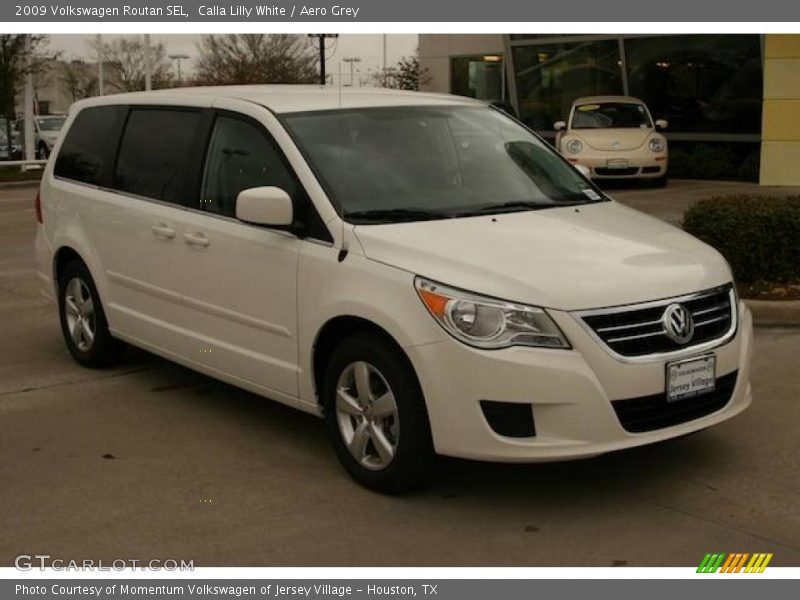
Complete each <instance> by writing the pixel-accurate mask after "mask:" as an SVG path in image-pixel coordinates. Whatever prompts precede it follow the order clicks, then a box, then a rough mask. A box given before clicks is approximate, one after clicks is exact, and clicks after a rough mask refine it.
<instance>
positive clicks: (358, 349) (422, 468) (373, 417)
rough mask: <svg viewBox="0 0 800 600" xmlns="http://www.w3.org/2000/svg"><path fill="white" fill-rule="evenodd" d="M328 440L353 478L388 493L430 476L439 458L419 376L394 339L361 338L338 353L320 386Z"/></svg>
mask: <svg viewBox="0 0 800 600" xmlns="http://www.w3.org/2000/svg"><path fill="white" fill-rule="evenodd" d="M321 393H322V401H323V410H324V413H325V424H326V428H327V430H328V436H329V437H330V439H331V442H332V443H333V446H334V449H335V450H336V455H337V456H338V457H339V460H340V462H341V463H342V465H343V466H344V468H345V469H346V470H347V472H348V473H349V474H350V476H351V477H352V478H353V479H355V480H356V481H357V482H359V483H360V484H361V485H363V486H365V487H367V488H370V489H373V490H376V491H379V492H382V493H387V494H397V493H403V492H408V491H411V490H413V489H415V488H419V487H421V486H423V485H425V484H427V483H428V482H429V481H430V480H431V476H432V475H433V472H434V469H433V466H434V463H435V454H434V452H433V443H432V441H431V432H430V425H429V423H428V413H427V410H426V408H425V399H424V398H423V395H422V390H421V389H420V385H419V382H418V381H417V376H416V374H415V373H414V369H413V368H412V366H411V364H410V363H409V362H408V359H407V358H406V356H405V355H404V354H403V352H402V350H400V349H399V348H398V347H397V346H396V345H395V344H393V343H392V342H391V340H389V339H387V338H386V337H385V336H382V335H379V334H377V333H371V332H361V333H356V334H354V335H352V336H350V337H348V338H346V339H345V340H343V341H342V342H341V343H340V344H339V346H337V347H336V349H335V350H334V351H333V354H332V355H331V357H330V360H329V361H328V365H327V368H326V371H325V377H324V381H323V385H322V390H321Z"/></svg>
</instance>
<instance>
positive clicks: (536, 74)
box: [513, 39, 623, 131]
mask: <svg viewBox="0 0 800 600" xmlns="http://www.w3.org/2000/svg"><path fill="white" fill-rule="evenodd" d="M513 53H514V70H515V72H516V84H517V99H518V101H519V114H520V118H521V119H522V120H523V121H524V122H525V123H526V124H527V125H528V126H530V127H532V128H533V129H536V130H539V131H550V130H552V129H553V123H554V122H556V121H560V120H566V119H567V117H568V116H569V109H570V106H571V105H572V102H573V101H574V100H575V99H576V98H580V97H581V96H596V95H606V94H622V92H623V85H622V62H621V58H620V55H619V42H618V41H617V40H616V39H607V40H595V41H586V42H572V43H555V44H553V43H548V44H532V45H529V46H528V45H525V46H515V47H514V48H513Z"/></svg>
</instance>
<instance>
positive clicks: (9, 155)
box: [0, 119, 22, 160]
mask: <svg viewBox="0 0 800 600" xmlns="http://www.w3.org/2000/svg"><path fill="white" fill-rule="evenodd" d="M20 158H22V147H21V146H20V144H19V136H18V135H17V132H16V130H15V129H14V128H13V127H12V128H11V144H10V145H9V143H8V133H7V129H6V124H5V120H4V119H0V160H19V159H20Z"/></svg>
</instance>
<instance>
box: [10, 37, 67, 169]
mask: <svg viewBox="0 0 800 600" xmlns="http://www.w3.org/2000/svg"><path fill="white" fill-rule="evenodd" d="M46 43H47V38H45V37H44V36H41V35H32V36H31V52H32V56H31V60H30V62H29V61H28V57H27V56H26V53H25V35H24V34H5V33H4V34H0V117H2V118H4V119H5V124H4V126H5V131H6V135H7V136H8V144H9V156H10V155H11V148H10V145H11V141H12V136H11V122H12V121H13V120H14V119H15V118H16V114H15V113H16V98H17V93H18V92H19V91H20V89H19V88H20V84H21V82H22V79H23V78H24V77H25V76H26V75H28V73H36V72H38V71H39V70H41V68H42V65H43V64H44V62H45V61H46V60H47V59H48V58H53V57H54V56H50V57H45V56H44V55H43V54H42V53H41V50H42V48H43V47H44V46H45V45H46Z"/></svg>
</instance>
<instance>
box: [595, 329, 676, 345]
mask: <svg viewBox="0 0 800 600" xmlns="http://www.w3.org/2000/svg"><path fill="white" fill-rule="evenodd" d="M657 335H664V332H663V331H652V332H650V333H642V334H640V335H626V336H624V337H618V338H609V339H607V340H606V343H607V344H615V343H617V342H627V341H629V340H642V339H644V338H649V337H655V336H657Z"/></svg>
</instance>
